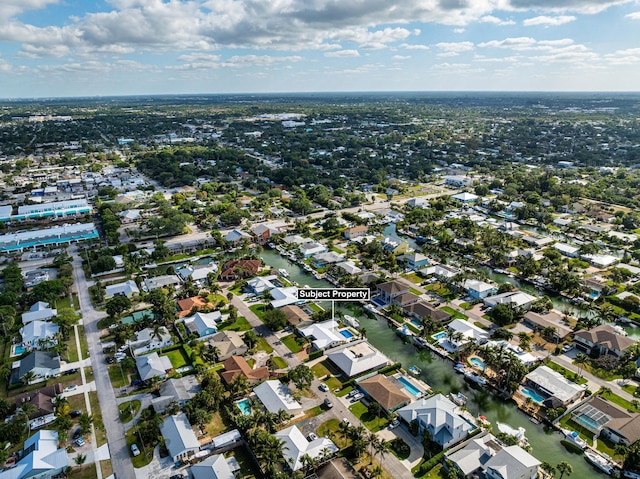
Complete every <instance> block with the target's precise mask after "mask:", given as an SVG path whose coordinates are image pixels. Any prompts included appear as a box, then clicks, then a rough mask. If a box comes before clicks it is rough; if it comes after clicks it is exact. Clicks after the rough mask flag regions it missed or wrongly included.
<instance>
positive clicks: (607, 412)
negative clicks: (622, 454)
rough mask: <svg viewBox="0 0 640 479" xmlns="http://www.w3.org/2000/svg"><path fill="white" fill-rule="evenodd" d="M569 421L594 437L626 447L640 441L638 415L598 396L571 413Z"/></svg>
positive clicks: (639, 418) (639, 420)
mask: <svg viewBox="0 0 640 479" xmlns="http://www.w3.org/2000/svg"><path fill="white" fill-rule="evenodd" d="M571 419H572V420H573V421H574V422H577V423H578V424H580V425H581V426H583V427H585V428H586V429H588V430H589V431H591V432H592V433H593V434H595V435H600V436H601V437H604V438H606V439H608V440H609V441H611V442H613V443H614V444H621V445H623V446H628V445H630V444H633V443H635V442H636V441H638V440H640V414H638V413H635V412H629V411H628V410H626V409H623V408H621V407H619V406H617V405H615V404H614V403H612V402H610V401H607V400H606V399H604V398H602V397H600V396H592V397H591V398H590V399H589V400H588V401H586V402H585V403H583V404H582V405H581V406H580V407H578V408H576V409H575V410H574V411H572V412H571Z"/></svg>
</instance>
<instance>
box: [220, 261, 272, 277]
mask: <svg viewBox="0 0 640 479" xmlns="http://www.w3.org/2000/svg"><path fill="white" fill-rule="evenodd" d="M261 266H262V261H261V260H259V259H233V260H230V261H227V262H226V263H225V264H223V265H222V272H221V273H220V279H222V280H224V281H233V280H236V279H241V278H249V277H251V276H255V275H256V274H258V271H260V267H261Z"/></svg>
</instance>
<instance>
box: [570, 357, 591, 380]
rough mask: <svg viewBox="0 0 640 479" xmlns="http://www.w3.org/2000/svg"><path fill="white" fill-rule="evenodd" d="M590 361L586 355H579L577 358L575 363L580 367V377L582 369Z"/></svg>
mask: <svg viewBox="0 0 640 479" xmlns="http://www.w3.org/2000/svg"><path fill="white" fill-rule="evenodd" d="M588 361H589V357H588V356H587V355H586V354H582V353H578V355H577V356H576V358H575V359H574V360H573V362H574V363H576V364H577V365H578V376H580V377H582V368H583V367H584V365H585V364H587V362H588Z"/></svg>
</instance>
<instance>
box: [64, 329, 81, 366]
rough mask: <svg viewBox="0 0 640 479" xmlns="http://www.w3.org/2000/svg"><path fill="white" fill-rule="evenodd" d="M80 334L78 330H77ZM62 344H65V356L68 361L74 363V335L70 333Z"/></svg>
mask: <svg viewBox="0 0 640 479" xmlns="http://www.w3.org/2000/svg"><path fill="white" fill-rule="evenodd" d="M78 334H80V331H78ZM64 344H65V345H66V346H67V358H68V359H69V362H70V363H74V362H76V361H77V360H78V346H76V337H75V335H73V334H71V335H70V336H69V339H67V340H66V341H65V342H64Z"/></svg>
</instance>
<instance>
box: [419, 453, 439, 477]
mask: <svg viewBox="0 0 640 479" xmlns="http://www.w3.org/2000/svg"><path fill="white" fill-rule="evenodd" d="M443 459H444V451H442V452H439V453H438V454H436V455H435V456H433V457H432V458H431V459H429V460H428V461H426V462H423V463H422V464H420V466H419V467H418V470H417V472H416V473H415V474H414V475H415V476H424V475H425V474H426V473H427V472H429V471H430V470H431V469H433V468H434V467H436V466H437V465H438V464H440V463H441V462H442V460H443Z"/></svg>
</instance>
